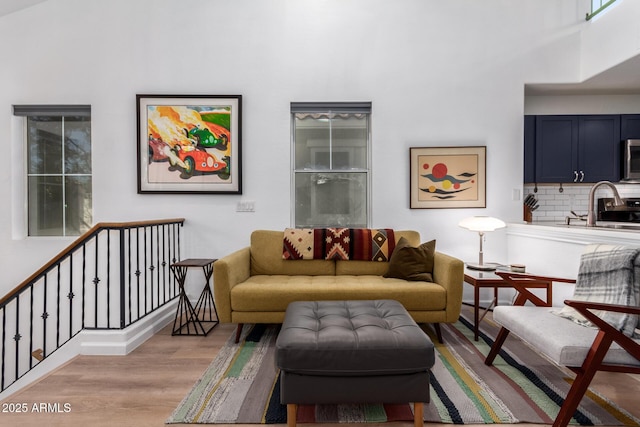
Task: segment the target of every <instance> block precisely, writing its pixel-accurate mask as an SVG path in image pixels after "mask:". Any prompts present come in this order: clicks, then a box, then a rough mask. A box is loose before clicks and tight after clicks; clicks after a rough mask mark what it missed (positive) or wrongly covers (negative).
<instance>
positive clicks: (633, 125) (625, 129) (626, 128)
mask: <svg viewBox="0 0 640 427" xmlns="http://www.w3.org/2000/svg"><path fill="white" fill-rule="evenodd" d="M620 139H621V140H623V141H624V140H625V139H640V114H623V115H621V116H620Z"/></svg>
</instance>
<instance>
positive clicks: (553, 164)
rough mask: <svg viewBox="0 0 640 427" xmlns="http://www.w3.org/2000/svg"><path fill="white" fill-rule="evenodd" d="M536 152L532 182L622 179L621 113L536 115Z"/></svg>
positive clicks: (590, 181) (526, 158)
mask: <svg viewBox="0 0 640 427" xmlns="http://www.w3.org/2000/svg"><path fill="white" fill-rule="evenodd" d="M525 137H526V126H525ZM533 151H534V152H535V156H534V157H533V159H531V158H530V157H529V156H530V154H529V156H528V155H527V149H526V146H525V172H526V170H527V168H528V167H529V168H530V167H531V163H532V162H533V169H534V170H535V176H534V177H533V182H539V183H544V182H548V183H573V182H576V183H580V182H586V183H593V182H598V181H602V180H607V181H619V180H620V115H584V116H580V115H555V116H535V149H534V150H533ZM527 164H529V166H527ZM525 182H528V181H526V178H525Z"/></svg>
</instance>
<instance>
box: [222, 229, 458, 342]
mask: <svg viewBox="0 0 640 427" xmlns="http://www.w3.org/2000/svg"><path fill="white" fill-rule="evenodd" d="M394 234H395V240H396V241H398V240H399V239H400V238H401V237H404V238H405V239H407V240H408V241H409V244H410V245H412V246H418V245H420V243H421V241H420V234H419V233H418V232H416V231H395V232H394ZM283 237H284V232H283V231H272V230H257V231H254V232H253V233H252V234H251V242H250V243H251V244H250V246H249V247H245V248H243V249H240V250H238V251H236V252H233V253H231V254H229V255H227V256H225V257H223V258H221V259H219V260H217V261H216V262H215V263H214V268H213V278H214V279H213V286H214V297H215V302H216V307H217V311H218V317H219V319H220V321H221V322H223V323H238V334H239V333H240V331H241V329H242V325H243V324H244V323H282V322H283V320H284V315H285V311H286V309H287V306H288V305H289V303H291V302H293V301H327V300H373V299H392V300H396V301H399V302H400V303H401V304H402V305H403V306H404V307H405V308H406V310H407V311H408V312H409V314H410V315H411V316H412V317H413V319H414V320H415V321H416V322H417V323H434V324H435V325H436V330H437V331H438V332H439V327H438V326H439V323H451V322H455V321H456V320H457V319H458V316H459V315H460V308H461V305H462V283H463V280H464V278H463V277H464V264H463V263H462V261H461V260H459V259H457V258H454V257H452V256H449V255H446V254H443V253H440V252H435V255H434V269H433V280H434V281H433V282H421V281H407V280H402V279H395V278H385V277H383V275H384V274H385V273H386V272H387V270H388V266H389V263H388V262H380V261H355V260H318V259H314V260H295V261H292V260H285V259H283V257H282V253H283Z"/></svg>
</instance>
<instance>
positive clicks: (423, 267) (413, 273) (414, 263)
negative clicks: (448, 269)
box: [383, 237, 436, 282]
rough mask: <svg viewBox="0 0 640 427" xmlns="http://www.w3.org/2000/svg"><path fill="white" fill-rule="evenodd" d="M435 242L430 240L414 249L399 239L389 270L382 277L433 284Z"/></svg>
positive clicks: (403, 239) (402, 239)
mask: <svg viewBox="0 0 640 427" xmlns="http://www.w3.org/2000/svg"><path fill="white" fill-rule="evenodd" d="M435 252H436V241H435V240H431V241H430V242H426V243H423V244H421V245H420V246H418V247H417V248H414V247H413V246H410V245H409V242H408V241H407V239H405V238H404V237H401V238H400V240H399V241H398V244H397V245H396V248H395V249H394V250H393V253H392V254H391V260H389V270H388V271H387V272H386V273H385V274H384V275H383V277H392V278H395V279H404V280H410V281H423V282H433V257H434V255H435Z"/></svg>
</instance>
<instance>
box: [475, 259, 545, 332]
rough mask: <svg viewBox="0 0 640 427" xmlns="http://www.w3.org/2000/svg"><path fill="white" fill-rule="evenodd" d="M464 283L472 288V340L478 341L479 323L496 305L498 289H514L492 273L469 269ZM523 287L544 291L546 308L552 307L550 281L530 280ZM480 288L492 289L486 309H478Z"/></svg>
mask: <svg viewBox="0 0 640 427" xmlns="http://www.w3.org/2000/svg"><path fill="white" fill-rule="evenodd" d="M464 281H465V283H468V284H470V285H471V286H473V338H474V339H475V340H476V341H478V329H479V327H480V322H481V321H482V319H484V317H485V316H486V315H487V312H488V311H489V310H491V309H492V308H493V307H494V306H496V305H497V304H498V289H499V288H509V289H514V287H513V286H512V285H511V284H510V283H509V282H507V281H506V280H503V279H502V278H501V277H500V276H498V275H497V274H495V272H493V271H480V270H472V269H470V268H465V269H464ZM525 287H526V288H537V289H546V291H547V297H546V303H547V306H548V307H551V305H553V292H552V287H553V282H552V281H551V280H531V281H528V282H527V283H526V285H525ZM482 288H493V300H492V301H491V303H490V304H489V306H487V307H486V308H484V307H480V289H482ZM480 308H483V309H484V312H483V313H482V316H481V315H480Z"/></svg>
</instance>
